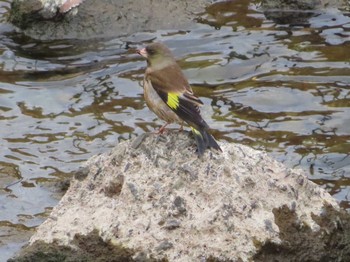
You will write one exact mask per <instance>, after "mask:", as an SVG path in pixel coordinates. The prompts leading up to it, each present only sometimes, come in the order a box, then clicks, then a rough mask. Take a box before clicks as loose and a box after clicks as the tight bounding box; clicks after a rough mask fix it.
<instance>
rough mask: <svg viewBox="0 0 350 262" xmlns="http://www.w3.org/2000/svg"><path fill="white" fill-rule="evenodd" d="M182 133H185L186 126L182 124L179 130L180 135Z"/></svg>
mask: <svg viewBox="0 0 350 262" xmlns="http://www.w3.org/2000/svg"><path fill="white" fill-rule="evenodd" d="M182 131H184V125H183V124H181V126H180V128H179V133H181V132H182Z"/></svg>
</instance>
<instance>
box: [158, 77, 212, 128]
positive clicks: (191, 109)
mask: <svg viewBox="0 0 350 262" xmlns="http://www.w3.org/2000/svg"><path fill="white" fill-rule="evenodd" d="M152 86H153V88H154V89H155V90H156V92H157V93H158V95H159V96H160V97H161V98H162V100H163V101H164V102H165V103H166V104H167V105H168V106H169V104H168V102H169V101H168V99H169V93H167V92H165V91H164V89H163V88H162V87H161V86H159V85H157V84H156V83H153V82H152ZM198 100H199V99H198ZM199 101H200V100H199ZM169 107H170V106H169ZM170 108H171V109H172V110H173V111H174V112H175V113H176V114H177V115H178V116H179V117H180V118H181V119H182V120H184V121H185V122H186V123H188V124H189V125H190V126H192V127H194V128H196V129H208V128H209V127H208V124H207V123H206V122H205V121H204V119H203V118H202V116H201V115H200V111H199V107H198V104H197V103H196V102H195V101H193V99H188V98H187V97H186V96H185V95H181V94H178V103H177V107H170Z"/></svg>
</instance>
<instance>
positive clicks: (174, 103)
mask: <svg viewBox="0 0 350 262" xmlns="http://www.w3.org/2000/svg"><path fill="white" fill-rule="evenodd" d="M166 103H167V104H168V106H169V107H170V108H171V109H177V108H178V107H179V105H180V100H179V95H178V94H176V93H168V100H167V102H166Z"/></svg>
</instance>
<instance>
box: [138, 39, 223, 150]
mask: <svg viewBox="0 0 350 262" xmlns="http://www.w3.org/2000/svg"><path fill="white" fill-rule="evenodd" d="M137 53H138V54H139V55H141V56H142V57H144V58H146V60H147V68H146V71H145V75H144V80H143V90H144V98H145V101H146V104H147V106H148V107H149V108H150V109H151V111H153V112H154V113H155V114H156V115H157V116H158V117H159V118H160V119H162V120H163V121H165V125H163V126H162V127H161V128H160V129H159V131H158V133H159V134H162V133H163V132H164V130H165V127H166V126H167V125H169V124H170V123H178V124H180V125H181V129H182V126H183V123H184V122H185V123H187V124H188V125H189V127H190V128H191V131H192V134H193V136H194V139H195V142H196V145H197V153H198V155H199V156H202V155H203V154H204V152H205V150H206V149H208V148H214V149H216V150H218V151H222V150H221V148H220V146H219V145H218V143H217V142H216V141H215V139H214V138H213V136H212V135H211V134H210V133H209V126H208V124H207V123H206V122H205V120H204V119H203V118H202V116H201V114H200V109H199V107H200V106H202V105H203V102H202V101H201V100H200V99H199V98H198V97H197V96H196V95H195V94H194V93H193V90H192V88H191V86H190V84H189V82H188V80H187V79H186V77H185V75H184V74H183V72H182V70H181V68H180V66H179V65H178V63H177V62H176V60H175V57H174V56H173V54H172V53H171V51H170V49H169V48H168V47H167V46H166V45H164V44H163V43H160V42H155V43H151V44H149V45H147V46H146V47H144V48H141V49H138V50H137Z"/></svg>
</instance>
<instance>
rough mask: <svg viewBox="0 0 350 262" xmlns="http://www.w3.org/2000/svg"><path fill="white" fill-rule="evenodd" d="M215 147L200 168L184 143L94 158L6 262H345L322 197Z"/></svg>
mask: <svg viewBox="0 0 350 262" xmlns="http://www.w3.org/2000/svg"><path fill="white" fill-rule="evenodd" d="M220 146H221V148H222V149H223V153H220V152H216V151H208V152H206V153H205V154H204V156H203V157H202V158H199V157H198V156H197V155H196V154H195V145H194V141H193V138H191V137H190V136H189V134H188V133H185V132H183V133H178V132H169V133H168V134H167V135H165V136H158V135H154V134H144V135H142V136H140V137H138V138H136V139H134V140H133V141H125V142H122V143H120V144H118V145H117V146H116V147H115V148H114V149H113V150H112V151H111V152H108V153H105V154H102V155H99V156H95V157H93V158H91V159H90V160H89V161H88V162H87V163H86V164H85V166H84V168H83V170H84V174H85V175H84V176H81V174H80V173H81V171H79V172H78V174H77V176H76V178H74V179H73V181H72V182H71V185H70V188H69V189H68V191H67V193H66V194H65V196H64V197H63V198H62V200H61V201H60V203H59V204H58V205H57V206H56V207H55V208H54V209H53V211H52V213H51V215H50V217H49V218H48V219H47V220H46V221H45V222H44V223H43V224H42V225H41V226H39V227H38V229H37V232H36V234H35V235H34V236H33V237H32V238H31V240H30V243H29V247H27V248H26V249H24V250H23V251H22V252H21V254H20V255H19V256H18V257H17V258H15V259H13V260H12V261H38V260H35V259H37V258H36V257H35V256H36V255H37V254H43V252H44V253H45V252H46V253H45V254H48V253H49V254H53V255H55V257H56V256H59V255H62V256H65V257H66V258H67V259H68V258H70V255H69V254H70V253H72V257H74V259H75V260H74V261H83V260H84V258H86V257H89V259H90V258H91V260H84V261H106V260H103V258H102V257H104V258H105V257H106V256H108V255H109V257H110V258H112V257H115V252H120V256H123V259H122V260H113V259H112V260H109V261H252V260H256V261H272V260H273V258H274V257H278V258H279V259H280V260H279V261H301V260H300V258H301V256H302V258H303V261H319V260H322V259H321V258H332V255H333V256H334V255H335V254H339V248H342V249H344V247H347V251H346V252H343V254H342V256H344V257H347V258H349V254H350V252H349V239H348V238H346V237H344V236H346V235H349V231H350V230H349V226H348V225H349V223H348V221H349V219H348V215H347V214H345V213H342V212H341V211H339V206H338V205H337V203H336V201H335V200H334V199H333V198H332V197H331V196H330V195H329V194H328V193H327V192H325V190H323V189H322V188H320V187H318V186H317V185H316V184H314V183H313V182H310V181H309V180H308V179H307V177H306V176H305V174H304V173H303V172H302V171H301V170H293V169H288V168H286V167H285V166H283V165H282V164H280V163H278V162H277V161H275V160H273V159H271V158H270V157H268V156H267V155H266V154H265V153H263V152H259V151H256V150H253V149H251V148H249V147H246V146H243V145H236V144H228V143H221V144H220ZM335 235H336V236H335ZM82 236H93V237H85V238H84V237H82ZM337 236H339V238H337ZM82 238H83V239H84V240H83V242H84V243H82V242H81V241H80V242H79V241H77V239H82ZM90 239H91V241H93V243H94V245H93V246H94V247H93V248H91V243H89V241H90ZM339 239H341V240H342V241H338V240H339ZM333 240H337V242H336V243H333V242H332V241H333ZM339 242H341V243H342V245H341V247H340V246H339V247H337V246H336V244H337V243H339ZM333 244H334V246H332V245H333ZM324 246H329V249H326V250H325V248H324ZM106 247H108V248H106ZM320 247H321V248H320ZM332 249H333V250H332ZM45 250H46V251H45ZM48 250H49V251H48ZM279 250H283V251H284V253H283V254H285V256H286V260H283V259H282V260H281V256H282V255H281V252H279ZM60 252H63V253H60ZM76 252H79V254H81V259H80V260H77V257H76V255H77V253H76ZM327 252H328V253H327ZM101 254H103V255H101ZM125 256H127V257H125ZM298 256H300V257H298ZM265 258H267V259H268V260H265ZM316 258H317V259H316ZM21 259H22V260H21ZM25 259H29V260H25ZM31 259H33V260H31ZM45 259H47V258H45ZM101 259H102V260H101ZM318 259H319V260H318ZM43 261H45V260H43ZM67 261H73V260H69V259H68V260H67Z"/></svg>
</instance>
